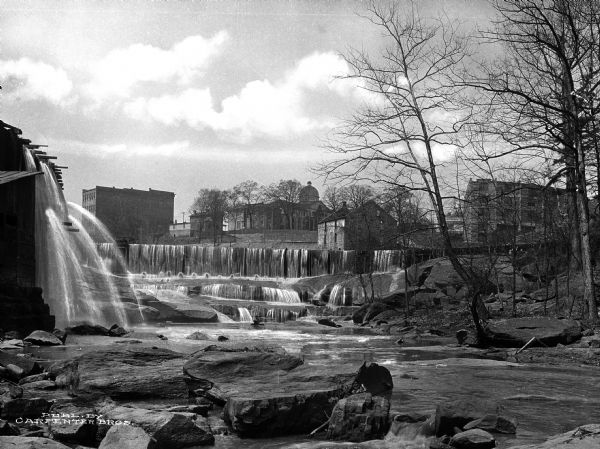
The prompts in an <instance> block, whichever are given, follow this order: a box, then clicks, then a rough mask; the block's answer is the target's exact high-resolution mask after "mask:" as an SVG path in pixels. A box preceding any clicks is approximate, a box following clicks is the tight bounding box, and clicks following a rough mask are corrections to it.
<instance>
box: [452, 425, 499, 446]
mask: <svg viewBox="0 0 600 449" xmlns="http://www.w3.org/2000/svg"><path fill="white" fill-rule="evenodd" d="M450 446H452V447H455V448H457V449H492V448H494V447H496V440H494V437H493V436H492V435H491V434H489V433H488V432H486V431H485V430H481V429H471V430H466V431H464V432H460V433H457V434H456V435H454V436H453V437H452V439H451V440H450Z"/></svg>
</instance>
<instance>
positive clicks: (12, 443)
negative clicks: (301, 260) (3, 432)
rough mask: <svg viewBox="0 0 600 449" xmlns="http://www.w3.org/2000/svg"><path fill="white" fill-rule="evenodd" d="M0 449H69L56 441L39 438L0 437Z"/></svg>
mask: <svg viewBox="0 0 600 449" xmlns="http://www.w3.org/2000/svg"><path fill="white" fill-rule="evenodd" d="M0 447H1V448H3V449H4V448H6V449H70V448H69V446H65V445H64V444H62V443H59V442H58V441H54V440H50V439H48V438H40V437H17V436H8V437H0Z"/></svg>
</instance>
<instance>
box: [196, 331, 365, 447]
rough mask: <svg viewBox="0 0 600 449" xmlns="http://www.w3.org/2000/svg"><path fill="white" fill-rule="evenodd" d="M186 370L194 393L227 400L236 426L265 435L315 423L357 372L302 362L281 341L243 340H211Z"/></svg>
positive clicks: (215, 400)
mask: <svg viewBox="0 0 600 449" xmlns="http://www.w3.org/2000/svg"><path fill="white" fill-rule="evenodd" d="M184 370H185V372H186V375H188V378H187V382H188V385H189V387H190V390H192V391H193V392H194V394H196V395H198V396H201V397H203V398H209V399H210V400H211V401H212V402H213V403H216V404H218V405H219V404H220V405H223V404H224V405H225V409H224V417H225V421H226V422H228V423H230V424H231V426H232V428H233V430H234V431H235V432H237V433H238V434H239V435H241V436H243V437H265V438H266V437H272V436H277V435H292V434H298V433H308V432H310V431H312V430H314V429H315V428H317V427H319V426H320V425H321V424H323V423H324V422H325V421H327V416H328V414H330V413H331V410H332V409H333V407H334V405H335V403H336V402H337V401H338V399H340V398H341V397H343V396H344V395H345V394H347V392H348V391H349V390H350V388H351V386H352V382H353V380H354V379H355V377H356V372H355V371H354V370H352V371H350V370H348V371H347V372H343V370H342V369H341V370H339V371H338V372H334V371H332V370H331V369H330V368H329V367H327V368H320V367H314V366H303V364H302V360H301V359H299V358H298V357H295V356H292V355H289V354H287V353H286V352H285V350H283V348H280V347H273V346H265V345H258V346H253V345H243V344H241V343H238V344H232V343H224V344H214V345H210V346H208V347H207V348H205V349H203V350H201V351H198V352H196V353H194V354H193V355H192V356H191V358H190V360H189V361H188V362H187V363H186V364H185V367H184ZM353 371H354V372H353Z"/></svg>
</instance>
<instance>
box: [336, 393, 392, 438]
mask: <svg viewBox="0 0 600 449" xmlns="http://www.w3.org/2000/svg"><path fill="white" fill-rule="evenodd" d="M389 412H390V402H389V400H388V399H387V398H385V397H381V396H372V395H371V393H359V394H354V395H351V396H348V397H346V398H343V399H340V400H339V401H338V402H337V404H336V405H335V407H334V408H333V411H332V413H331V418H330V420H329V427H328V429H327V438H328V439H330V440H344V441H353V442H360V441H366V440H373V439H377V438H382V437H383V436H384V435H385V433H386V432H387V430H388V427H389V426H388V418H389Z"/></svg>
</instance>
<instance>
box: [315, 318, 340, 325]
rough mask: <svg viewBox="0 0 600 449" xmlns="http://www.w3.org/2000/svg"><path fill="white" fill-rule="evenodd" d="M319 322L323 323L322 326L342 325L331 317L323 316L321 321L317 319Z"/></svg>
mask: <svg viewBox="0 0 600 449" xmlns="http://www.w3.org/2000/svg"><path fill="white" fill-rule="evenodd" d="M317 323H318V324H321V325H322V326H329V327H342V326H341V325H340V324H337V323H336V322H334V321H332V320H330V319H329V318H321V319H320V320H319V321H317Z"/></svg>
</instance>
